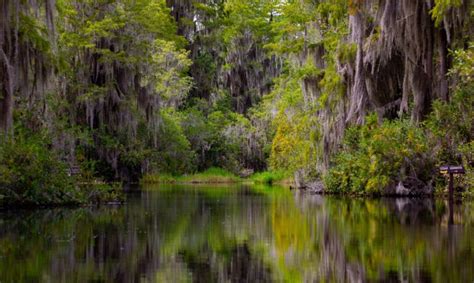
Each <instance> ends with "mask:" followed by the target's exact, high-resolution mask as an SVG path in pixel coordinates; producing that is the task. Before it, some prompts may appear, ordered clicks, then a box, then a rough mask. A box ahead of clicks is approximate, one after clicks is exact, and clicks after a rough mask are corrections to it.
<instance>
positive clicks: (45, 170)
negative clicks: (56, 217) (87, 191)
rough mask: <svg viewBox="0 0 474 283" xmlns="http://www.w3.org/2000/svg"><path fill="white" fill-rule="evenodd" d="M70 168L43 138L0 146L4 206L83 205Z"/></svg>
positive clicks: (0, 175) (0, 176) (0, 196)
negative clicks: (68, 171) (69, 171)
mask: <svg viewBox="0 0 474 283" xmlns="http://www.w3.org/2000/svg"><path fill="white" fill-rule="evenodd" d="M73 181H74V180H73V178H71V177H69V176H68V175H67V172H66V166H65V164H64V163H63V162H61V161H60V160H59V158H58V156H57V155H56V154H55V153H54V152H53V151H51V150H48V147H47V145H46V144H45V143H44V141H42V140H41V139H40V138H35V137H29V138H28V139H24V138H19V139H17V140H16V141H7V142H5V143H3V144H2V145H0V202H1V203H3V204H7V205H10V204H20V205H39V204H64V203H79V202H82V201H83V198H82V197H81V194H80V193H79V192H78V190H76V189H75V187H74V183H73Z"/></svg>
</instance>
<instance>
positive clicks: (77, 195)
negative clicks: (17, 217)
mask: <svg viewBox="0 0 474 283" xmlns="http://www.w3.org/2000/svg"><path fill="white" fill-rule="evenodd" d="M32 195H34V197H32ZM124 201H125V194H124V192H123V189H122V183H118V182H116V183H105V182H99V181H94V182H77V183H76V184H75V185H74V186H72V187H68V188H66V189H65V190H58V191H51V190H47V189H45V188H43V190H41V191H28V190H27V189H25V191H24V192H23V193H22V194H20V193H18V192H16V193H15V192H13V191H11V190H10V191H9V190H8V189H5V188H3V190H2V191H1V192H0V209H11V208H41V207H79V206H89V205H99V204H111V203H113V204H117V203H120V204H121V203H123V202H124Z"/></svg>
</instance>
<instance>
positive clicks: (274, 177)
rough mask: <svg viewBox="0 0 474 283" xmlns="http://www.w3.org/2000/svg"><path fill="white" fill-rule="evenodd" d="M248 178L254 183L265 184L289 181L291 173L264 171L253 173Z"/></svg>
mask: <svg viewBox="0 0 474 283" xmlns="http://www.w3.org/2000/svg"><path fill="white" fill-rule="evenodd" d="M250 180H251V181H252V182H253V183H254V184H265V185H272V184H281V183H287V182H290V183H291V175H290V174H288V173H287V172H284V171H264V172H258V173H255V174H253V175H252V176H250Z"/></svg>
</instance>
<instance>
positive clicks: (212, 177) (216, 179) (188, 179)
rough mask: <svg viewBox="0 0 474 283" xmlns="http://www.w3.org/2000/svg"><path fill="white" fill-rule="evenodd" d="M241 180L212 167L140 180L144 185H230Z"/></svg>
mask: <svg viewBox="0 0 474 283" xmlns="http://www.w3.org/2000/svg"><path fill="white" fill-rule="evenodd" d="M240 181H241V179H240V178H239V177H237V176H236V175H234V174H233V173H231V172H229V171H227V170H225V169H222V168H218V167H211V168H208V169H206V170H205V171H203V172H199V173H195V174H190V175H182V176H173V175H171V174H166V173H164V174H146V175H145V176H143V178H142V179H141V180H140V182H141V183H142V184H172V183H182V184H190V183H193V184H229V183H237V182H240Z"/></svg>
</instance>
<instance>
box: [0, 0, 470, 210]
mask: <svg viewBox="0 0 474 283" xmlns="http://www.w3.org/2000/svg"><path fill="white" fill-rule="evenodd" d="M471 2H472V1H470V0H350V1H346V0H287V1H282V0H196V1H191V0H166V1H165V0H120V1H110V0H2V2H1V5H0V14H1V19H0V21H1V22H0V46H1V48H0V131H1V134H0V202H1V201H2V200H3V201H4V202H7V203H9V202H18V201H21V202H69V201H73V200H77V199H80V198H81V196H82V195H81V192H80V191H78V190H77V189H76V184H77V183H78V182H86V181H88V180H89V181H90V180H99V179H100V180H104V181H108V182H110V181H117V180H118V181H124V182H136V181H138V180H139V179H140V178H141V177H142V176H144V175H146V174H171V175H183V174H190V173H194V172H199V171H203V170H205V169H208V168H211V167H220V168H224V169H225V170H227V171H230V172H232V173H234V174H236V175H240V176H248V175H250V174H252V173H254V172H262V171H271V172H283V173H282V174H285V175H288V176H292V177H293V176H294V179H295V182H296V185H297V186H299V187H311V188H312V189H316V190H324V191H326V192H334V193H350V194H427V193H428V194H431V193H433V192H435V191H436V190H442V189H443V188H444V185H445V180H444V178H443V177H442V176H439V174H438V171H437V167H438V166H440V165H444V164H463V165H464V166H465V168H466V171H467V174H466V175H465V176H464V177H463V179H462V180H460V182H457V183H458V185H459V186H460V187H462V188H463V189H464V190H469V188H473V187H474V173H473V171H472V168H473V160H474V141H473V137H474V80H473V79H474V68H473V66H474V4H473V3H471ZM70 168H79V169H80V174H79V175H80V176H79V177H76V176H74V177H71V176H69V175H70V174H68V171H70ZM78 179H79V180H78Z"/></svg>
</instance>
